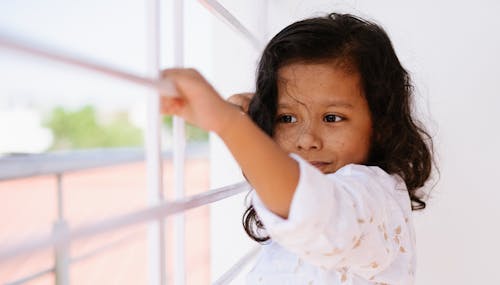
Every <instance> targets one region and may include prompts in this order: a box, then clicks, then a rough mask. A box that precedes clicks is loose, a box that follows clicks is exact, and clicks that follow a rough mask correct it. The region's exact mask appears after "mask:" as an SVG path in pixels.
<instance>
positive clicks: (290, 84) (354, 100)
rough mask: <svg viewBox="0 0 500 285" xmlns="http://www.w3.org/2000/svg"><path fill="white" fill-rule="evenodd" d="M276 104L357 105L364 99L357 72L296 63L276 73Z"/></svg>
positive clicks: (326, 64) (330, 65)
mask: <svg viewBox="0 0 500 285" xmlns="http://www.w3.org/2000/svg"><path fill="white" fill-rule="evenodd" d="M277 84H278V102H279V104H296V103H301V104H307V105H311V104H316V103H317V104H320V105H325V104H337V105H346V106H347V105H351V106H353V105H356V104H358V103H364V102H360V101H364V100H365V98H364V96H363V91H362V88H361V84H360V77H359V74H358V73H357V72H352V71H351V72H349V71H346V70H345V69H344V68H341V67H338V66H335V65H332V64H329V63H295V64H290V65H286V66H284V67H282V68H280V69H279V70H278V82H277Z"/></svg>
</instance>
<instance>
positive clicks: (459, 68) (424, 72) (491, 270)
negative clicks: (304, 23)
mask: <svg viewBox="0 0 500 285" xmlns="http://www.w3.org/2000/svg"><path fill="white" fill-rule="evenodd" d="M172 2H173V1H170V0H164V1H162V2H161V19H162V22H161V27H162V31H161V39H162V41H161V55H162V57H161V67H163V68H166V67H172V66H173V65H174V53H173V52H172V49H173V39H174V34H175V31H174V30H173V28H172V27H173V22H172V18H173V16H174V15H173V13H174V9H173V3H172ZM218 2H219V3H220V4H222V5H223V6H224V7H225V8H226V9H227V10H228V11H229V12H230V13H231V14H233V15H234V16H235V17H236V18H237V19H238V20H239V21H240V22H241V23H242V24H243V25H244V26H245V27H247V28H248V29H249V30H250V31H251V32H252V33H253V34H254V35H256V36H257V38H258V40H259V41H261V43H262V45H263V44H265V42H267V41H268V40H269V39H270V37H272V36H273V35H274V34H275V33H277V32H278V31H279V30H281V29H282V28H283V27H285V26H286V25H288V24H290V23H291V22H293V21H296V20H299V19H303V18H306V17H311V16H318V15H324V14H325V13H327V12H333V11H335V12H349V13H353V14H356V15H359V16H361V17H364V18H367V19H370V20H373V21H375V22H377V23H379V24H381V25H382V26H383V27H384V28H385V29H386V31H387V32H388V34H389V36H390V37H391V39H392V41H393V44H394V47H395V49H396V52H397V54H398V56H399V58H400V60H401V61H402V63H403V65H404V66H405V67H406V68H407V70H408V71H409V72H410V74H411V75H412V78H413V80H414V83H415V87H416V88H415V90H416V103H417V104H416V112H417V113H418V114H419V118H420V120H421V121H423V122H424V123H425V125H426V126H427V128H428V130H429V131H430V133H431V135H432V136H433V138H434V147H435V152H436V162H437V164H438V167H439V173H435V179H434V181H432V182H431V183H429V185H428V187H427V191H428V192H429V193H430V194H429V200H428V208H427V209H426V210H424V211H422V212H418V213H415V222H416V227H417V229H416V231H417V248H418V266H417V284H419V285H423V284H500V277H499V276H498V275H497V274H495V273H496V271H495V270H496V266H495V265H496V260H497V257H498V256H499V255H500V246H499V245H498V244H497V243H498V242H497V241H498V240H500V229H499V225H498V224H499V223H498V219H499V218H500V209H499V208H498V207H497V205H496V202H497V201H498V200H499V199H500V191H499V190H500V189H499V186H498V183H497V181H496V175H498V174H497V172H498V169H499V168H498V166H497V161H499V159H500V151H499V150H498V146H499V145H500V134H499V131H498V127H497V126H496V123H497V122H499V120H498V118H496V116H495V114H496V112H497V111H498V109H499V107H500V96H499V95H500V94H498V92H499V91H498V88H497V82H498V77H499V73H498V66H500V55H499V53H498V51H499V50H500V32H499V30H500V19H499V18H498V17H496V13H497V12H498V11H500V4H498V3H496V2H494V1H487V0H480V1H475V2H473V3H472V2H467V1H439V2H436V1H429V0H424V1H414V2H402V1H395V0H393V1H389V0H381V1H320V0H310V1H299V0H287V1H285V0H256V1H244V0H233V1H229V0H226V1H222V0H221V1H218ZM183 3H184V29H185V34H184V65H185V66H189V67H194V68H197V69H198V70H200V71H201V72H202V73H203V75H204V76H206V77H207V78H208V79H209V81H210V82H211V83H212V84H213V85H214V86H215V87H216V89H217V90H218V91H219V92H220V93H221V94H222V95H223V96H225V97H228V96H230V95H231V94H234V93H239V92H246V91H253V90H254V80H255V69H256V64H257V61H258V58H259V55H260V52H261V48H262V47H263V46H261V47H260V48H255V47H254V46H252V45H251V44H250V43H249V42H248V41H247V40H246V39H245V38H244V37H242V36H241V34H239V33H238V32H236V31H235V30H234V29H231V28H230V27H229V26H228V25H227V23H224V22H223V21H221V20H220V19H218V18H216V17H215V16H214V15H213V14H212V13H210V12H209V10H208V9H207V8H206V7H205V6H203V5H202V4H201V3H200V2H198V1H195V0H186V1H183ZM147 17H148V13H147V5H146V2H145V1H139V0H126V1H124V0H122V1H117V0H105V1H97V0H87V1H61V0H45V1H33V0H16V1H14V0H2V1H1V2H0V33H2V34H5V35H13V36H15V37H18V38H21V39H24V40H27V41H30V42H36V43H38V44H40V45H43V46H45V47H49V48H51V49H54V50H59V51H62V52H65V53H69V54H72V55H75V56H78V57H82V58H86V59H89V60H91V61H93V62H98V63H100V64H103V65H106V66H110V67H113V68H117V69H121V70H124V71H127V72H130V73H134V74H137V75H140V76H147V75H148V72H149V71H148V47H147ZM148 92H150V90H147V89H146V88H144V87H140V86H137V85H135V84H132V83H126V82H124V81H120V80H116V79H112V78H110V77H107V76H102V75H99V74H95V73H92V72H88V71H82V70H81V69H78V68H74V67H70V66H68V65H63V64H58V63H54V62H51V61H48V60H44V59H39V58H36V57H33V56H26V55H25V54H21V53H17V52H13V51H9V50H6V49H1V48H0V155H1V157H0V159H10V158H12V157H16V158H19V157H27V156H29V155H32V154H47V155H64V156H65V157H66V159H68V160H72V159H74V160H75V161H77V160H76V158H77V157H76V156H78V155H82V154H83V155H87V156H88V155H89V154H90V155H97V156H104V157H106V158H109V165H99V166H98V167H97V166H96V167H92V168H86V169H79V170H77V171H70V170H68V171H67V172H65V173H64V175H62V179H61V180H58V179H57V175H42V176H33V177H25V178H19V179H8V180H1V181H0V248H8V247H9V245H12V244H14V243H16V242H18V241H21V240H25V239H29V238H31V237H33V236H39V235H40V234H44V233H50V232H51V231H52V227H53V224H54V222H55V221H56V220H57V218H58V210H57V198H56V189H57V187H58V186H57V185H58V181H59V182H60V183H62V186H63V189H64V203H63V204H64V215H65V219H66V220H67V221H68V223H69V225H70V226H71V227H77V226H79V225H82V224H87V223H90V222H95V221H99V220H100V219H103V218H107V217H111V216H115V215H119V214H123V213H128V212H131V211H134V210H138V209H142V208H144V207H147V206H148V203H147V193H146V184H147V183H146V166H145V164H144V162H143V161H142V160H140V159H134V160H131V161H128V162H126V163H117V162H116V161H115V162H113V161H114V160H113V159H112V158H113V157H115V155H121V154H122V153H130V152H136V151H139V152H140V151H141V150H142V149H143V147H144V145H145V142H144V130H145V125H146V117H147V111H146V103H147V101H146V97H147V95H148V94H149V93H148ZM186 130H187V142H188V143H187V159H186V173H185V181H186V185H185V186H186V195H193V194H197V193H202V192H205V191H207V190H208V189H213V188H216V187H221V186H225V185H228V184H232V183H235V182H239V181H242V180H243V177H242V176H241V173H240V170H239V169H238V167H237V166H236V164H235V162H234V161H233V160H232V158H231V156H230V154H229V153H228V151H227V149H226V148H225V147H224V146H223V145H222V143H221V142H220V141H219V139H218V138H217V137H215V136H213V135H209V134H207V133H206V132H204V131H201V130H199V129H197V128H195V127H193V126H189V125H188V126H187V127H186ZM171 134H172V118H170V117H164V118H162V150H163V151H164V152H165V153H166V155H165V159H164V161H163V165H164V169H163V173H164V174H163V180H164V184H165V185H164V189H163V191H164V195H165V197H166V199H173V193H172V192H173V190H172V189H173V182H172V181H173V177H172V171H173V169H172V160H171V151H172V135H171ZM99 151H104V152H102V153H101V152H99ZM113 151H118V152H119V153H118V154H116V153H115V152H113ZM90 157H91V158H92V156H90ZM1 172H2V169H0V173H1ZM244 209H245V194H240V195H236V196H234V197H232V198H229V199H225V200H223V201H219V202H216V203H214V204H212V205H210V206H203V207H200V208H197V209H195V210H189V211H187V212H186V254H187V255H186V283H187V284H210V283H211V282H212V281H213V280H215V279H217V278H218V277H219V276H220V275H221V274H223V273H224V272H225V271H226V270H227V269H228V268H229V267H231V266H232V265H233V264H234V263H235V262H236V261H237V260H238V259H239V258H240V257H241V256H243V255H244V254H245V253H246V252H248V250H249V249H250V248H252V247H253V246H254V245H255V244H254V243H253V242H252V241H250V240H249V238H247V237H246V235H245V233H244V231H243V229H242V226H241V216H242V214H243V211H244ZM171 232H172V225H171V223H170V222H169V219H167V224H166V233H167V250H166V256H167V259H168V260H167V265H168V266H169V267H168V270H167V276H168V278H169V279H168V280H169V281H171V279H172V275H171V274H170V273H171V272H172V262H169V261H172V254H171V252H172V247H173V243H172V237H171V236H169V233H171ZM147 246H148V245H147V230H146V228H145V226H134V227H130V228H127V229H126V230H120V231H114V232H112V233H109V234H103V235H99V236H96V237H93V238H88V239H85V240H82V241H79V242H77V243H74V244H72V245H71V255H72V256H74V257H75V258H76V257H78V260H77V262H75V263H74V265H71V267H70V269H71V271H70V280H71V284H145V283H147V282H148V268H147V256H146V255H147ZM53 259H54V258H53V253H52V251H51V250H47V251H40V252H35V253H33V254H30V255H27V256H21V257H18V258H15V259H12V260H9V261H8V262H4V263H0V284H54V276H53V274H52V273H50V272H48V273H46V274H41V275H40V276H38V277H37V278H33V279H32V280H30V281H27V282H23V283H11V282H14V281H16V280H22V279H23V277H26V276H29V275H31V274H33V273H36V272H40V271H43V270H45V269H47V268H49V267H50V266H52V265H53V263H54V260H53ZM242 275H244V274H242ZM243 280H244V278H241V277H240V278H238V279H236V280H235V281H234V284H241V283H242V282H243Z"/></svg>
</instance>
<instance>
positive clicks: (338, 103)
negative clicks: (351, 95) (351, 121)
mask: <svg viewBox="0 0 500 285" xmlns="http://www.w3.org/2000/svg"><path fill="white" fill-rule="evenodd" d="M291 107H292V106H291V105H290V104H288V103H285V102H282V103H278V108H291ZM325 107H327V108H329V107H338V108H346V109H353V108H354V106H353V105H352V104H351V103H347V102H343V101H331V102H328V103H327V104H326V105H325Z"/></svg>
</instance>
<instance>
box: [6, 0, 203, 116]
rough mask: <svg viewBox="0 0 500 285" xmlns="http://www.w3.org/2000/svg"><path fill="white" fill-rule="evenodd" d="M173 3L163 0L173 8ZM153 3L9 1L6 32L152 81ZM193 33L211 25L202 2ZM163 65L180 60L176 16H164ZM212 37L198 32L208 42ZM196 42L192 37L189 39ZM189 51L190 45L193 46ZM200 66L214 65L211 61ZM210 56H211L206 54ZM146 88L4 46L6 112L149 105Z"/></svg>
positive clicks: (189, 26) (193, 7)
mask: <svg viewBox="0 0 500 285" xmlns="http://www.w3.org/2000/svg"><path fill="white" fill-rule="evenodd" d="M171 2H172V1H163V3H164V4H163V6H162V9H163V10H165V11H167V10H168V11H170V10H172V9H170V7H168V5H171ZM146 3H147V1H136V0H134V1H132V0H124V1H118V0H109V1H108V0H107V1H98V0H89V1H61V0H45V1H34V0H20V1H14V0H5V1H4V0H2V1H1V2H0V34H7V35H9V36H15V37H16V38H18V39H21V40H25V41H28V42H33V43H36V44H37V45H39V46H42V47H46V48H50V49H52V50H56V51H61V52H64V53H67V54H70V55H74V56H76V57H79V58H84V59H88V60H91V61H93V62H97V63H100V64H103V65H106V66H110V67H113V68H117V69H120V70H124V71H127V72H131V73H134V74H138V75H141V76H147V74H148V56H147V53H148V46H147V24H146V16H147V12H148V9H147V6H146ZM184 3H185V4H184V5H185V10H186V11H189V14H188V15H187V16H186V17H187V18H188V20H186V30H188V31H191V30H193V31H195V32H196V29H197V27H199V26H200V25H205V26H206V25H207V19H208V17H209V15H208V12H206V11H204V9H203V8H202V6H201V5H199V3H197V2H196V1H185V2H184ZM162 18H163V22H162V24H161V25H162V34H163V35H166V36H163V43H162V44H163V49H162V59H161V60H162V64H163V66H165V65H168V64H169V62H170V61H172V54H173V53H172V52H169V51H171V49H172V44H171V41H169V40H168V39H169V37H170V36H171V34H172V32H171V30H169V27H170V26H171V25H170V22H169V15H166V14H162ZM209 36H210V35H209V34H207V33H197V34H196V37H197V38H198V39H199V40H200V41H202V40H205V39H207V38H208V37H209ZM191 38H193V37H189V36H187V37H186V41H190V40H192V39H191ZM187 50H188V51H189V46H188V47H187ZM200 57H201V56H198V57H197V56H194V61H196V62H198V64H200V65H202V66H207V60H200ZM205 58H206V56H205ZM144 89H145V88H143V87H140V86H136V85H134V84H129V83H126V82H123V81H120V80H115V79H112V78H109V77H107V76H102V75H99V74H94V73H91V72H87V71H83V70H80V69H78V68H73V67H70V66H67V65H62V64H58V63H53V62H50V61H47V60H45V59H38V58H35V57H32V56H25V55H24V54H20V53H17V52H12V51H8V50H5V49H1V48H0V110H1V109H2V108H4V109H5V108H9V109H10V108H13V107H18V106H35V107H37V108H51V107H52V106H54V105H63V106H67V107H73V108H76V107H79V106H81V105H84V104H97V105H98V106H97V107H98V108H103V109H117V108H129V107H130V105H131V104H136V103H137V102H140V101H143V100H144V98H143V97H144V96H141V94H144V93H143V92H144V91H145V90H144Z"/></svg>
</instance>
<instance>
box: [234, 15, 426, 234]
mask: <svg viewBox="0 0 500 285" xmlns="http://www.w3.org/2000/svg"><path fill="white" fill-rule="evenodd" d="M331 60H333V61H334V62H337V63H342V64H340V65H339V64H337V66H340V67H341V68H346V69H347V68H348V69H349V70H348V71H350V72H353V71H354V72H357V73H359V75H360V77H361V82H362V88H363V90H364V94H365V97H366V100H367V101H368V104H369V107H370V111H371V116H372V122H373V137H372V145H371V151H370V154H369V158H368V161H367V162H366V165H372V166H378V167H380V168H382V169H383V170H385V171H386V172H387V173H390V174H397V175H399V176H400V177H401V178H402V179H403V180H404V181H405V183H406V187H407V189H408V192H409V196H410V199H411V202H412V209H413V210H421V209H424V208H425V206H426V204H425V202H424V201H423V197H422V195H421V194H419V193H418V191H417V190H418V189H419V188H421V187H422V186H424V184H425V182H426V181H427V180H428V178H429V177H430V174H431V169H432V165H433V163H432V140H431V137H430V136H429V134H428V133H427V132H426V131H425V130H424V129H423V127H422V126H420V125H419V123H418V122H417V121H416V120H415V119H414V118H413V117H412V106H411V105H412V97H413V86H412V84H411V81H410V76H409V75H408V72H407V71H406V70H405V69H404V68H403V66H401V63H400V62H399V60H398V58H397V56H396V53H395V51H394V48H393V46H392V43H391V40H390V39H389V37H388V36H387V33H386V32H385V31H384V29H382V28H381V27H380V26H378V25H377V24H375V23H372V22H369V21H366V20H363V19H360V18H358V17H356V16H353V15H350V14H337V13H332V14H329V15H327V16H325V17H317V18H310V19H306V20H302V21H299V22H296V23H293V24H291V25H289V26H288V27H286V28H284V29H283V30H282V31H281V32H279V33H278V34H277V35H276V36H274V37H273V38H272V39H271V41H270V42H269V43H268V44H267V46H266V48H265V49H264V51H263V54H262V57H261V59H260V62H259V66H258V70H257V83H256V92H255V95H254V97H253V98H252V100H251V102H250V105H249V110H248V113H249V116H250V117H251V118H252V120H253V121H254V122H255V123H256V124H257V125H258V126H259V127H260V128H261V129H262V130H263V131H264V132H266V133H267V134H268V135H269V136H271V137H272V136H273V134H274V128H275V122H276V120H275V117H276V112H277V95H278V87H277V80H278V70H279V69H280V68H282V67H284V66H286V65H288V64H291V63H295V62H305V63H318V62H328V61H331ZM243 226H244V228H245V231H246V232H247V234H248V235H249V236H250V237H251V238H252V239H254V240H256V241H258V242H264V241H266V240H268V239H269V237H268V236H266V235H262V231H263V230H264V226H263V225H262V223H261V222H260V220H259V218H258V216H257V215H256V212H255V210H254V209H253V207H252V206H251V205H250V206H249V208H248V209H247V210H246V211H245V213H244V215H243Z"/></svg>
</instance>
